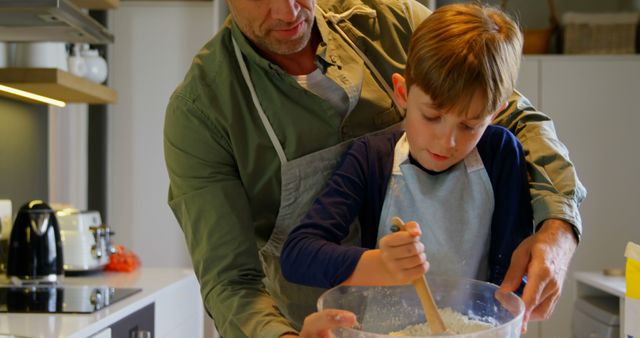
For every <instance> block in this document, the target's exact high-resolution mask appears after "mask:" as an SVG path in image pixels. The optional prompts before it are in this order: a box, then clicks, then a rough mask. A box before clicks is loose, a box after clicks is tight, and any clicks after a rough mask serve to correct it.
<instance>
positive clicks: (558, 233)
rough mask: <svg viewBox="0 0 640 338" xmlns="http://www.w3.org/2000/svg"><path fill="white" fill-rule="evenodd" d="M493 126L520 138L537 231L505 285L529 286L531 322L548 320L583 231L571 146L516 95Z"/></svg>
mask: <svg viewBox="0 0 640 338" xmlns="http://www.w3.org/2000/svg"><path fill="white" fill-rule="evenodd" d="M495 123H497V124H500V125H502V126H504V127H507V128H509V129H510V130H511V131H512V132H513V133H514V134H515V135H516V136H517V137H518V139H520V142H521V143H522V146H523V148H524V151H525V155H526V160H527V163H528V168H529V184H530V191H531V205H532V208H533V219H534V222H535V224H536V225H537V229H538V231H537V232H536V233H535V234H534V235H532V236H531V237H529V238H528V239H526V240H525V241H524V242H523V243H522V244H521V245H520V246H518V248H517V249H516V251H515V252H514V254H513V256H512V259H511V264H510V266H509V270H508V271H507V274H506V277H505V280H504V282H503V283H502V285H501V287H502V288H503V289H505V290H509V291H513V290H515V289H517V288H518V286H519V285H520V283H521V280H522V277H523V276H524V275H527V277H528V283H527V285H526V287H525V289H524V292H523V295H522V298H523V299H524V300H525V305H526V310H525V318H524V323H523V330H526V325H527V321H528V320H541V319H546V318H548V317H549V316H550V315H551V313H552V312H553V309H554V307H555V304H556V303H557V301H558V299H559V298H560V292H561V290H562V284H563V283H564V278H565V276H566V271H567V269H568V268H569V263H570V261H571V257H572V256H573V253H574V252H575V248H576V245H577V243H578V241H579V238H580V235H581V233H582V223H581V220H580V213H579V211H578V207H579V206H580V203H581V202H582V200H583V199H584V198H585V196H586V190H585V188H584V187H583V186H582V184H581V183H580V181H579V179H578V176H577V174H576V170H575V168H574V166H573V164H572V163H571V161H570V159H569V152H568V150H567V148H566V147H565V146H564V145H563V144H562V142H560V140H558V137H557V135H556V133H555V128H554V126H553V122H552V121H551V119H550V118H549V117H547V116H546V115H544V114H542V113H541V112H538V111H536V110H535V108H533V107H532V106H531V104H530V103H529V101H528V100H527V99H526V98H524V97H523V96H521V95H520V93H518V92H514V94H513V96H512V97H511V98H510V100H509V106H508V108H507V109H506V110H505V111H504V112H502V113H501V114H500V115H499V116H498V117H497V118H496V120H495Z"/></svg>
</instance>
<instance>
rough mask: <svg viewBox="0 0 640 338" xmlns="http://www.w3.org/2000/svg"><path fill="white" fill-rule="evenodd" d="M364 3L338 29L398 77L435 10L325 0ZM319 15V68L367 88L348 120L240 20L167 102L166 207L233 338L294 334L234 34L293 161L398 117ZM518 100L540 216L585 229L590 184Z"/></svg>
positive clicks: (273, 187) (257, 127)
mask: <svg viewBox="0 0 640 338" xmlns="http://www.w3.org/2000/svg"><path fill="white" fill-rule="evenodd" d="M363 3H364V4H365V5H367V6H368V7H370V8H373V9H375V10H376V12H377V17H376V18H370V17H367V16H364V15H359V14H354V15H353V16H352V17H351V18H349V19H348V21H343V22H342V23H340V26H341V27H342V28H343V29H344V30H345V32H346V33H347V35H349V37H350V38H351V39H352V40H353V41H355V43H356V45H357V46H358V47H359V48H360V49H361V50H363V51H364V52H365V54H366V55H367V56H368V57H369V58H370V59H371V61H372V62H373V64H374V65H376V68H377V69H378V71H380V73H381V74H382V76H383V77H384V78H385V79H389V80H388V81H389V85H391V84H390V80H391V74H393V73H394V72H400V73H402V71H403V69H404V63H405V61H406V46H408V41H409V39H410V36H411V33H412V31H413V28H415V27H416V26H417V25H418V24H419V23H420V22H421V21H422V20H423V19H424V18H425V17H426V16H427V15H428V14H429V11H428V10H427V9H426V8H424V7H423V6H422V5H420V4H419V3H417V2H415V1H413V0H363V1H358V0H341V1H335V3H332V1H331V0H319V1H318V5H319V6H320V7H321V8H323V9H324V10H325V11H330V12H334V13H338V14H339V13H344V12H346V11H347V10H348V9H349V8H352V7H353V6H355V5H357V4H363ZM316 22H317V26H318V28H319V30H320V32H321V34H322V37H323V40H324V42H323V43H321V45H320V46H319V48H318V51H317V62H316V63H317V65H318V67H320V68H321V69H323V71H325V72H326V74H327V76H329V77H330V78H332V79H334V81H336V83H338V85H340V86H342V87H343V88H344V89H345V91H346V92H347V93H348V94H349V95H350V98H351V99H358V96H359V99H358V101H357V102H358V103H357V105H356V107H355V108H354V109H353V111H351V112H350V113H349V114H348V115H347V116H346V117H345V118H344V120H343V119H342V117H341V116H340V115H339V114H337V113H335V112H334V111H333V110H332V108H331V107H330V106H329V104H328V103H326V102H324V101H323V100H322V99H320V98H318V97H317V96H315V95H314V94H311V93H310V92H308V91H306V90H304V89H303V88H301V87H300V86H299V85H298V83H297V82H296V81H295V80H294V79H293V78H291V77H290V76H289V75H288V74H286V73H285V72H284V71H283V70H282V69H280V68H279V67H278V66H277V65H275V64H272V63H270V62H269V61H267V60H265V59H263V58H262V57H261V56H259V55H258V54H257V53H256V52H255V51H254V50H253V49H252V47H251V46H250V44H249V43H248V41H247V40H246V39H245V38H244V37H243V35H242V34H241V33H240V31H239V30H238V28H237V26H236V25H235V24H233V23H232V22H231V20H228V21H227V22H226V24H225V26H224V27H223V28H222V29H221V30H220V31H219V32H218V34H216V36H215V37H214V38H213V39H212V40H211V41H209V42H208V43H207V44H206V45H205V46H204V47H203V49H202V50H201V51H200V52H199V53H198V55H196V57H195V58H194V61H193V64H192V66H191V68H190V69H189V71H188V72H187V74H186V76H185V79H184V81H183V82H182V84H180V86H179V87H178V88H177V89H176V90H175V92H174V94H173V95H172V97H171V99H170V101H169V105H168V107H167V111H166V119H165V129H164V147H165V159H166V163H167V167H168V171H169V176H170V188H169V205H170V206H171V208H172V210H173V212H174V214H175V216H176V218H177V219H178V222H179V224H180V226H181V227H182V230H183V232H184V235H185V239H186V241H187V246H188V248H189V251H190V254H191V258H192V262H193V266H194V270H195V272H196V275H197V276H198V279H199V281H200V286H201V292H202V297H203V300H204V304H205V307H206V309H207V310H208V312H209V313H210V314H211V315H212V316H213V318H215V323H216V326H217V328H218V330H219V332H220V333H221V334H222V336H223V337H225V338H235V337H270V338H272V337H278V336H280V335H282V334H283V333H285V332H293V331H294V329H293V328H292V326H291V325H290V324H289V323H288V321H287V320H286V319H285V318H283V317H282V316H281V315H280V314H279V312H278V311H277V310H276V309H275V308H274V302H273V301H272V299H271V298H270V297H269V295H268V294H267V293H266V292H265V289H264V286H263V283H262V278H263V277H264V274H263V272H262V269H261V265H260V261H259V259H258V254H257V251H258V249H259V248H260V247H262V246H263V245H264V244H265V243H266V241H267V240H268V238H269V235H270V233H271V231H272V229H273V224H274V222H275V219H276V216H277V212H278V208H279V202H280V162H279V160H278V157H277V154H276V152H275V150H274V149H273V147H272V145H271V142H270V141H269V138H268V136H267V134H266V131H265V130H264V128H263V126H262V124H261V122H260V120H259V117H258V115H257V112H256V111H255V108H254V106H253V103H252V101H251V97H250V94H249V91H248V90H247V87H246V84H245V83H244V81H243V80H242V76H241V74H240V70H239V66H238V63H237V60H236V58H235V55H234V53H233V46H232V43H231V36H232V35H233V36H234V38H235V40H236V42H237V43H238V45H239V47H240V49H241V50H242V52H243V54H244V57H245V62H246V63H247V66H248V68H249V72H250V75H251V78H252V80H253V83H254V86H255V88H256V91H257V94H258V96H259V98H260V101H261V104H262V107H263V109H264V110H265V112H266V114H267V116H268V118H269V121H270V123H271V124H272V125H273V127H274V129H275V132H276V134H277V137H278V139H279V140H280V142H281V144H282V145H283V148H284V150H285V154H286V156H287V158H288V159H295V158H298V157H300V156H303V155H305V154H308V153H310V152H314V151H317V150H320V149H323V148H325V147H328V146H331V145H334V144H337V143H338V142H340V141H342V140H345V139H350V138H354V137H357V136H360V135H363V134H365V133H367V132H369V131H373V130H379V129H382V128H384V127H387V126H390V125H392V124H395V123H397V122H399V121H400V120H401V116H400V114H399V113H398V112H397V111H396V110H395V109H394V108H393V106H392V101H391V99H390V98H389V97H388V96H387V95H386V94H385V93H384V91H382V90H381V89H380V86H379V85H377V84H376V82H375V80H373V78H372V77H371V74H370V73H369V71H368V69H367V68H366V67H365V66H364V65H363V62H362V60H360V58H358V57H356V55H355V53H354V52H353V51H352V49H351V48H350V47H349V46H348V45H347V43H346V42H345V41H344V40H343V39H342V38H341V37H340V36H339V35H338V34H337V33H336V32H335V30H334V29H333V27H331V25H332V24H327V23H325V21H324V20H322V16H321V15H320V13H318V11H316ZM518 99H520V98H519V97H517V96H514V100H516V101H513V102H512V103H511V107H510V109H509V113H508V114H506V115H505V116H503V117H502V118H501V124H502V125H505V126H507V127H509V128H510V129H511V130H513V131H515V132H516V133H517V135H518V137H519V138H520V139H521V140H522V141H523V144H524V147H525V150H526V151H527V159H528V161H529V162H530V163H532V164H533V165H532V171H531V173H532V175H531V176H532V178H533V179H534V181H535V183H532V189H533V190H532V192H533V204H534V212H535V213H536V222H540V221H542V220H544V219H546V218H549V217H556V218H562V219H565V220H568V221H569V222H570V223H572V224H574V225H575V226H577V227H579V226H580V219H579V214H578V204H579V203H580V201H581V200H582V198H583V197H584V189H583V188H582V186H581V185H580V183H579V182H578V179H577V177H576V173H575V170H574V168H573V165H572V164H571V162H570V161H569V158H568V156H567V151H566V149H565V148H564V146H563V145H562V144H561V143H560V142H559V141H558V140H557V138H556V136H555V132H554V131H553V125H552V123H551V121H550V120H549V118H547V117H546V116H545V115H543V114H541V113H539V112H536V111H535V110H534V109H533V108H531V107H530V104H529V103H528V102H527V101H526V100H524V99H522V100H520V101H517V100H518ZM560 179H562V180H561V181H560Z"/></svg>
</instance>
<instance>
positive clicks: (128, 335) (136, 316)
mask: <svg viewBox="0 0 640 338" xmlns="http://www.w3.org/2000/svg"><path fill="white" fill-rule="evenodd" d="M154 311H155V305H154V303H151V304H149V305H147V306H145V307H143V308H142V309H140V310H138V311H136V312H134V313H132V314H130V315H128V316H126V317H124V318H122V319H120V320H119V321H117V322H116V323H114V324H113V325H111V336H112V337H114V338H142V337H144V338H154V337H155V324H154V322H155V321H154ZM145 332H148V335H145V334H143V333H145Z"/></svg>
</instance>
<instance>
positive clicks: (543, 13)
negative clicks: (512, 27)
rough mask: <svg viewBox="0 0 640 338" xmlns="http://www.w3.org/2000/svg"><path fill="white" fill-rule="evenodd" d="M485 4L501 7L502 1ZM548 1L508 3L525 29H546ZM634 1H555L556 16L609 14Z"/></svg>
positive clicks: (441, 2)
mask: <svg viewBox="0 0 640 338" xmlns="http://www.w3.org/2000/svg"><path fill="white" fill-rule="evenodd" d="M455 2H467V1H464V0H437V4H438V6H441V5H445V4H450V3H455ZM483 2H488V3H492V4H494V5H500V3H501V2H502V1H501V0H487V1H483ZM547 2H548V0H536V1H532V0H511V1H507V8H508V10H509V11H510V12H511V13H512V14H513V15H514V16H515V17H517V18H518V19H519V21H520V23H521V24H522V26H523V27H525V28H533V29H535V28H544V27H548V25H549V6H548V4H547ZM631 2H632V0H608V1H600V0H555V8H556V15H558V19H560V18H561V16H562V14H563V13H565V12H570V11H572V12H608V11H618V10H625V9H630V8H632V5H631Z"/></svg>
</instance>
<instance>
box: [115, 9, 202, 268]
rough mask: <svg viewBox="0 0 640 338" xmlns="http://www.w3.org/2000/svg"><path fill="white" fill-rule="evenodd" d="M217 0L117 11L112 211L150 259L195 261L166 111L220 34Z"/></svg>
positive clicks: (129, 240) (119, 227) (127, 237)
mask: <svg viewBox="0 0 640 338" xmlns="http://www.w3.org/2000/svg"><path fill="white" fill-rule="evenodd" d="M212 21H213V4H212V3H210V2H160V3H158V2H155V3H154V2H138V1H136V2H122V3H121V7H120V8H119V9H118V10H116V11H113V13H111V15H110V22H109V27H113V29H112V30H113V33H114V35H115V36H116V41H115V43H114V44H113V45H111V46H110V49H109V55H110V60H109V65H110V70H109V72H110V84H111V86H112V87H113V88H115V89H116V90H117V91H118V95H119V99H118V102H117V103H116V104H113V105H110V106H109V112H108V114H109V115H108V127H107V132H108V145H107V148H108V155H107V163H108V164H107V182H108V191H107V210H108V211H107V213H108V214H107V216H108V221H109V224H110V225H111V226H112V227H113V228H114V230H115V231H116V236H115V241H116V242H118V243H121V244H124V245H125V246H126V247H128V248H131V249H132V250H133V251H134V252H136V253H137V254H138V255H139V256H140V258H141V260H142V264H143V265H145V266H189V267H190V266H191V263H190V259H189V256H188V253H187V250H186V246H185V243H184V238H183V235H182V232H181V230H180V227H179V226H178V224H177V222H176V220H175V218H174V216H173V214H172V212H171V210H170V209H169V207H168V205H167V191H168V186H169V179H168V175H167V171H166V167H165V163H164V154H163V148H162V130H163V124H164V111H165V108H166V105H167V102H168V99H169V96H170V95H171V93H172V92H173V90H174V88H175V87H176V86H177V85H178V84H179V83H180V81H182V78H183V76H184V74H185V73H186V71H187V68H188V67H189V65H190V64H191V60H192V58H193V56H194V55H195V54H196V53H197V52H198V50H199V49H200V47H202V46H203V45H204V43H205V42H206V41H208V40H209V39H210V38H211V37H212V36H213V34H214V28H213V25H212Z"/></svg>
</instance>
